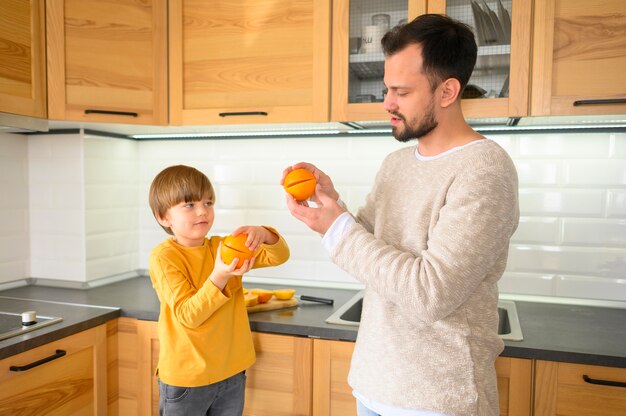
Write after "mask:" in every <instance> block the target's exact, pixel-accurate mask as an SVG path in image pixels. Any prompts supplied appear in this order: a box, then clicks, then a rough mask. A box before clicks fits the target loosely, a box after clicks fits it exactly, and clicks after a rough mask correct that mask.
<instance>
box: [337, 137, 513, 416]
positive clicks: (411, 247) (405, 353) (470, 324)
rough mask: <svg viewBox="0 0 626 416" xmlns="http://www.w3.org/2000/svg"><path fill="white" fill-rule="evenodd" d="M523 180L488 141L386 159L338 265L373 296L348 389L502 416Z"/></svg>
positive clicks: (410, 404) (385, 399)
mask: <svg viewBox="0 0 626 416" xmlns="http://www.w3.org/2000/svg"><path fill="white" fill-rule="evenodd" d="M517 188H518V184H517V173H516V171H515V167H514V165H513V162H512V161H511V159H510V158H509V156H508V155H507V153H506V152H505V151H504V150H503V149H502V148H501V147H500V146H498V145H497V144H496V143H495V142H493V141H491V140H481V141H479V142H476V143H472V144H470V145H469V146H466V147H463V148H460V149H459V150H457V151H454V152H451V153H449V154H444V155H443V156H442V157H439V158H437V159H433V160H419V159H417V158H416V157H415V147H408V148H405V149H401V150H399V151H396V152H394V153H392V154H390V155H389V156H387V158H386V159H385V161H384V162H383V165H382V167H381V169H380V171H379V173H378V175H377V177H376V181H375V183H374V187H373V189H372V192H371V193H370V194H369V195H368V197H367V201H366V204H365V206H364V207H363V208H362V209H360V210H359V212H358V215H357V218H356V219H357V223H356V224H354V225H352V226H351V227H349V228H348V229H347V231H346V232H345V233H344V235H343V237H342V238H341V239H340V241H339V242H338V244H337V246H336V247H335V250H334V251H333V253H331V256H332V258H333V261H334V262H335V263H336V264H337V265H339V266H340V267H342V268H343V269H344V270H346V271H347V272H348V273H350V274H351V275H352V276H354V277H355V278H356V279H358V280H359V281H361V282H363V283H364V284H365V298H364V304H363V314H362V318H361V326H360V328H359V333H358V337H357V342H356V347H355V351H354V355H353V357H352V366H351V369H350V375H349V378H348V381H349V383H350V385H351V386H352V388H353V389H355V390H356V391H358V392H359V393H360V394H362V395H364V396H365V397H367V398H369V399H371V400H375V401H377V402H380V403H385V404H389V405H392V406H397V407H405V408H411V409H427V410H432V411H437V412H441V413H446V414H455V415H480V416H483V415H497V414H498V395H497V385H496V374H495V368H494V362H495V359H496V357H497V356H498V355H499V354H500V353H501V352H502V349H503V342H502V340H500V338H499V337H498V335H497V325H498V313H497V301H498V288H497V281H498V279H499V278H500V277H501V276H502V273H503V271H504V268H505V266H506V260H507V252H508V245H509V239H510V237H511V235H512V234H513V232H514V231H515V229H516V227H517V224H518V220H519V208H518V192H517Z"/></svg>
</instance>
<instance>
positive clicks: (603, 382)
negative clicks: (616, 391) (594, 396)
mask: <svg viewBox="0 0 626 416" xmlns="http://www.w3.org/2000/svg"><path fill="white" fill-rule="evenodd" d="M583 380H585V383H589V384H599V385H601V386H613V387H625V388H626V383H624V382H622V381H611V380H598V379H595V378H591V377H589V376H588V375H587V374H583Z"/></svg>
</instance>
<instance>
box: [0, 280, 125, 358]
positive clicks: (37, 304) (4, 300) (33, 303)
mask: <svg viewBox="0 0 626 416" xmlns="http://www.w3.org/2000/svg"><path fill="white" fill-rule="evenodd" d="M0 311H2V312H13V313H22V312H26V311H36V312H37V315H43V316H54V317H61V318H63V320H62V321H61V322H58V323H55V324H52V325H49V326H45V327H42V328H39V329H36V330H34V331H31V332H27V333H25V334H24V335H18V336H15V337H12V338H7V339H3V340H1V341H0V359H2V358H6V357H10V356H12V355H15V354H19V353H21V352H24V351H28V350H30V349H33V348H36V347H39V346H41V345H44V344H47V343H49V342H52V341H56V340H58V339H61V338H65V337H68V336H70V335H73V334H76V333H78V332H80V331H84V330H86V329H89V328H93V327H95V326H98V325H101V324H103V323H105V322H107V321H110V320H111V319H115V318H117V317H118V316H119V314H120V310H119V309H117V308H103V307H90V306H82V305H69V304H64V303H57V302H54V303H52V302H41V301H37V300H28V299H13V298H10V297H4V293H2V292H0Z"/></svg>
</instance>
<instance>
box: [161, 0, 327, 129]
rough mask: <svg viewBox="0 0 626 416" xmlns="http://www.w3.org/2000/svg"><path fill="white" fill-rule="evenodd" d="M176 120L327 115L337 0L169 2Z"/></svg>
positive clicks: (290, 118)
mask: <svg viewBox="0 0 626 416" xmlns="http://www.w3.org/2000/svg"><path fill="white" fill-rule="evenodd" d="M169 52H170V56H169V69H170V119H171V124H173V125H181V124H182V125H193V124H205V125H206V124H230V123H282V122H317V121H328V117H329V101H330V100H329V91H330V0H265V1H258V0H213V1H205V0H170V1H169Z"/></svg>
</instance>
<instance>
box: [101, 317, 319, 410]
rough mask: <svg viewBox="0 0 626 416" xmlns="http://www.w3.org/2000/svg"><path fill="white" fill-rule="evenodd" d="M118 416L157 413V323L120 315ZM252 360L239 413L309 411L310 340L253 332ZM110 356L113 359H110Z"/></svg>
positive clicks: (118, 325) (118, 331)
mask: <svg viewBox="0 0 626 416" xmlns="http://www.w3.org/2000/svg"><path fill="white" fill-rule="evenodd" d="M117 327H118V330H117V333H118V340H117V345H118V349H119V352H118V353H117V355H118V363H119V365H118V368H119V378H118V380H116V381H115V382H117V384H118V391H119V393H118V395H117V397H118V406H119V407H118V409H119V413H118V414H120V415H147V414H153V415H157V414H158V412H159V388H158V383H157V377H156V375H155V370H156V367H157V363H158V358H159V340H158V333H157V323H156V322H154V321H141V320H137V319H130V318H119V319H118V324H117ZM252 335H253V339H254V348H255V350H256V354H257V361H256V363H255V364H254V365H253V366H252V367H251V368H250V369H248V370H247V371H246V376H247V382H246V404H245V408H244V413H243V414H244V415H250V416H252V415H270V414H271V415H276V416H306V415H310V414H311V391H312V388H311V377H312V367H311V366H312V359H313V358H312V350H313V343H312V340H311V339H309V338H302V337H294V336H287V335H275V334H264V333H258V332H253V334H252ZM111 361H113V360H111Z"/></svg>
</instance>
